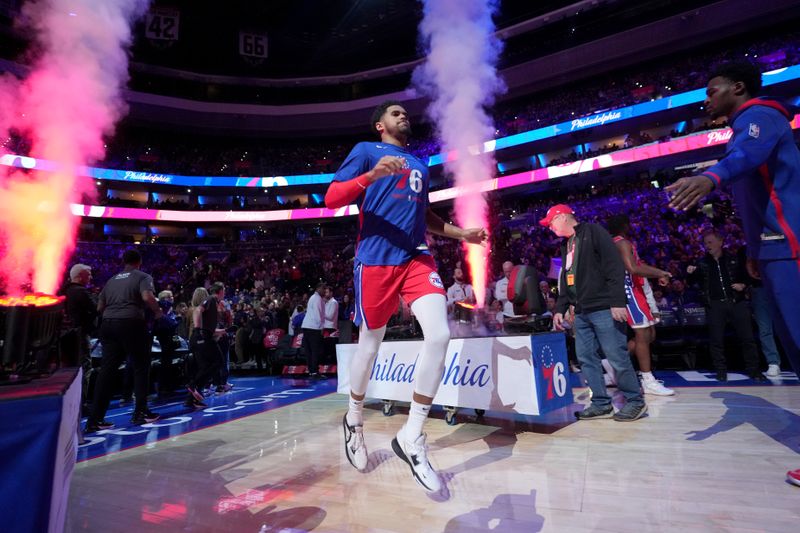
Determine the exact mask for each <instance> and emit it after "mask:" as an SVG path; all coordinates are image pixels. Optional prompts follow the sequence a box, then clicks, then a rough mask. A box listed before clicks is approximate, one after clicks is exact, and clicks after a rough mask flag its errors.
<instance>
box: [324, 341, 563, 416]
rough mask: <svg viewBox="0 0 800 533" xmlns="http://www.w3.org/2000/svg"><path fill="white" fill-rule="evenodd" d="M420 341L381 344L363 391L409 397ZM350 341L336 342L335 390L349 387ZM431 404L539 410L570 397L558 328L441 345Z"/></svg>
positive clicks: (353, 347)
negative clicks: (437, 381) (443, 350)
mask: <svg viewBox="0 0 800 533" xmlns="http://www.w3.org/2000/svg"><path fill="white" fill-rule="evenodd" d="M421 348H422V341H419V340H415V341H388V342H384V343H383V344H381V347H380V350H379V351H378V356H377V357H376V359H375V364H374V365H373V367H372V369H371V371H370V378H369V384H368V386H367V396H368V397H370V398H380V399H384V400H398V401H409V400H410V399H411V394H412V393H413V391H414V383H415V381H416V373H417V370H418V362H419V353H420V349H421ZM356 349H357V345H356V344H339V345H338V346H337V347H336V356H337V369H338V378H339V384H338V392H340V393H342V394H349V392H350V376H349V372H350V360H351V359H352V357H353V356H354V355H355V353H356ZM441 379H442V382H441V386H440V387H439V392H438V393H437V394H436V397H435V398H434V403H435V404H437V405H450V406H457V407H470V408H474V409H484V410H487V411H511V412H515V413H520V414H526V415H540V414H544V413H547V412H549V411H553V410H555V409H559V408H561V407H565V406H567V405H570V404H571V403H572V388H571V387H570V386H569V364H568V362H567V350H566V345H565V343H564V334H563V333H544V334H537V335H533V336H518V337H484V338H468V339H452V340H451V341H450V344H449V345H448V347H447V354H446V356H445V362H444V371H443V372H442V378H441Z"/></svg>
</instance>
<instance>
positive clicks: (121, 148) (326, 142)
mask: <svg viewBox="0 0 800 533" xmlns="http://www.w3.org/2000/svg"><path fill="white" fill-rule="evenodd" d="M734 58H736V59H739V58H747V59H750V60H752V61H754V62H757V64H758V65H759V66H760V67H761V68H762V69H763V70H764V71H768V70H772V69H777V68H781V67H786V66H790V65H794V64H797V63H800V33H798V32H793V33H790V34H786V35H780V36H775V37H771V38H767V39H760V40H758V41H757V42H747V43H742V44H740V45H739V46H737V47H734V48H728V49H726V50H725V51H724V52H722V51H712V52H708V53H692V54H683V55H681V56H680V58H679V59H677V60H675V58H672V60H670V61H668V62H667V61H665V62H655V63H653V65H651V66H644V67H643V66H641V65H639V66H637V67H635V69H632V70H631V71H630V72H614V73H611V74H608V75H606V76H601V77H597V78H593V79H592V80H590V81H587V80H582V81H581V82H580V83H576V84H573V85H571V86H569V87H562V88H559V89H558V90H553V91H550V92H547V93H541V94H535V95H529V96H526V97H525V98H524V99H517V100H514V101H509V102H504V103H501V104H498V105H497V106H495V107H494V108H493V112H494V114H495V117H494V118H495V124H496V129H497V132H496V135H497V136H498V137H502V136H506V135H512V134H515V133H520V132H522V131H528V130H531V129H535V128H539V127H543V126H547V125H552V124H557V123H560V122H564V121H569V120H573V119H576V118H580V117H584V116H587V115H591V114H594V113H598V112H603V111H608V110H611V109H615V108H619V107H624V106H628V105H632V104H636V103H640V102H644V101H650V100H655V99H659V98H664V97H668V96H670V95H673V94H676V93H681V92H684V91H687V90H691V89H696V88H699V87H702V86H704V85H705V83H706V81H707V80H706V76H707V73H708V72H709V69H711V68H713V67H714V66H715V65H716V64H719V63H721V62H724V61H727V60H730V59H734ZM709 127H714V126H713V125H709ZM697 129H702V128H695V131H696V130H697ZM705 129H708V128H705ZM365 131H366V126H365ZM415 131H416V134H417V135H416V137H417V138H416V139H415V140H413V141H412V143H411V145H410V148H411V150H412V152H413V153H415V154H416V155H418V156H420V157H423V158H424V157H427V156H430V155H433V154H436V153H439V152H440V151H441V147H440V146H439V143H438V142H437V141H436V140H435V135H433V134H432V132H431V131H430V130H429V128H427V127H426V126H425V125H424V124H418V125H416V127H415ZM691 132H692V130H691V128H690V129H688V130H685V131H683V132H681V133H679V132H677V131H676V132H673V133H674V134H673V135H671V137H675V136H679V135H681V134H687V133H691ZM363 139H364V136H359V137H357V138H356V137H354V138H347V139H343V138H338V139H335V140H332V139H320V140H317V141H310V140H308V139H303V140H302V141H291V140H287V139H280V140H276V139H225V138H216V137H215V138H210V137H203V136H191V135H187V134H185V133H181V134H180V135H176V134H174V133H169V132H158V131H153V130H151V129H147V130H139V129H136V128H133V127H122V128H121V129H120V130H119V131H118V132H117V133H116V134H115V136H114V137H113V138H112V139H111V140H110V141H109V142H108V146H107V156H106V158H105V160H104V161H102V162H100V163H98V166H102V167H107V168H115V169H121V170H135V171H141V172H152V173H169V174H180V175H200V176H215V175H216V176H219V175H225V176H284V175H297V174H319V173H329V172H334V171H335V170H336V168H338V166H339V164H340V163H341V162H342V161H343V160H344V158H345V157H346V155H347V153H348V152H349V150H350V148H351V147H352V146H353V144H354V143H355V142H356V141H358V140H363ZM652 140H654V139H650V140H649V141H648V139H647V138H646V136H645V135H643V134H640V133H639V132H635V133H633V134H631V135H630V136H629V141H628V142H626V143H625V144H626V145H625V146H615V147H607V148H604V149H603V150H600V151H597V152H596V153H585V154H574V155H565V156H564V157H563V158H561V159H559V160H557V161H555V162H552V163H551V164H557V163H562V162H569V161H572V160H576V159H579V158H586V157H592V156H594V155H599V154H600V153H607V152H608V151H613V150H614V149H621V148H626V147H629V146H634V145H638V144H643V143H646V142H650V141H652ZM657 140H664V139H657ZM0 144H1V145H2V147H3V148H4V149H5V150H8V151H10V152H12V153H19V154H28V153H29V151H30V146H29V144H28V142H27V141H26V139H25V137H24V136H17V135H12V137H11V138H9V139H2V142H0Z"/></svg>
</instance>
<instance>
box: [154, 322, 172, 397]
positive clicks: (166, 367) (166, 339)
mask: <svg viewBox="0 0 800 533" xmlns="http://www.w3.org/2000/svg"><path fill="white" fill-rule="evenodd" d="M156 338H157V339H158V344H160V345H161V357H160V362H161V365H160V366H159V367H158V394H159V395H161V394H164V393H167V392H169V391H171V390H172V389H173V386H172V385H173V383H171V380H172V359H173V358H174V357H175V341H174V340H173V339H172V335H170V334H169V333H157V334H156Z"/></svg>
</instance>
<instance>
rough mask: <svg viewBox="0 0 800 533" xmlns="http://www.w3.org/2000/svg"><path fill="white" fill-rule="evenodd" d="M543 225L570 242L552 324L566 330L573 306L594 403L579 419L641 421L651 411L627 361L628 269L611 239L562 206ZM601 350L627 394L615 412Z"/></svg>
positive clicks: (579, 349)
mask: <svg viewBox="0 0 800 533" xmlns="http://www.w3.org/2000/svg"><path fill="white" fill-rule="evenodd" d="M539 224H541V225H542V226H545V227H547V228H550V231H552V232H553V233H555V234H556V235H557V236H558V237H563V238H565V239H566V240H565V241H564V242H563V243H562V244H561V274H560V276H559V283H558V289H559V290H558V294H559V295H558V301H557V302H556V313H555V314H554V315H553V325H554V326H555V327H556V329H562V323H563V321H564V313H566V312H567V310H568V309H569V308H570V307H571V306H574V309H575V324H574V328H575V351H576V353H577V356H578V360H579V361H580V363H581V371H582V372H583V375H584V377H585V378H586V381H587V382H588V384H589V388H590V389H591V390H592V403H591V404H590V405H589V407H587V408H586V409H584V410H583V411H579V412H577V413H575V416H576V417H577V418H578V419H579V420H588V419H593V418H611V417H612V416H613V418H614V420H616V421H618V422H631V421H633V420H637V419H639V418H641V417H642V416H643V415H644V414H645V413H647V405H646V404H645V403H644V398H643V397H642V393H641V390H640V388H639V380H638V379H637V378H636V372H635V371H634V370H633V365H631V360H630V358H629V357H628V350H627V339H626V336H625V328H626V324H627V320H628V316H627V311H626V304H627V297H626V294H625V266H624V265H623V264H622V259H620V255H619V252H617V249H616V246H615V245H614V241H613V240H612V239H611V235H609V233H608V232H607V231H606V230H605V229H604V228H603V227H602V226H599V225H597V224H591V223H579V222H578V221H577V220H576V219H575V214H574V212H573V211H572V209H571V208H570V207H569V206H568V205H564V204H558V205H554V206H553V207H551V208H550V209H549V210H548V211H547V215H546V216H545V217H544V218H543V219H542V220H540V221H539ZM598 348H599V349H601V350H602V351H603V354H605V356H606V358H607V359H608V362H609V363H611V366H612V367H613V368H614V371H615V373H616V376H617V386H618V388H619V390H620V391H621V392H622V394H623V395H624V396H625V406H624V407H622V408H621V409H620V410H619V411H618V412H617V413H614V408H613V406H612V405H611V396H609V394H608V391H607V390H606V386H605V381H604V380H603V369H602V366H601V364H600V354H599V353H598Z"/></svg>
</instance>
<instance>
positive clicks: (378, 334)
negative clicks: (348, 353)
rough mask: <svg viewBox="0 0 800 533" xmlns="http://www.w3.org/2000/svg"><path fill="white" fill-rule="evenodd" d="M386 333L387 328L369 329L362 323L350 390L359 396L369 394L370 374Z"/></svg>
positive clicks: (351, 363)
mask: <svg viewBox="0 0 800 533" xmlns="http://www.w3.org/2000/svg"><path fill="white" fill-rule="evenodd" d="M385 333H386V326H383V327H382V328H378V329H367V326H366V325H364V323H363V322H362V324H361V329H360V330H359V333H358V349H357V350H356V355H355V357H353V360H352V361H350V390H351V391H352V392H353V393H354V394H356V395H357V396H361V395H362V394H364V393H366V392H367V384H368V383H369V373H370V372H371V371H372V365H373V363H374V362H375V357H376V356H377V355H378V348H380V346H381V342H382V341H383V335H384V334H385Z"/></svg>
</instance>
